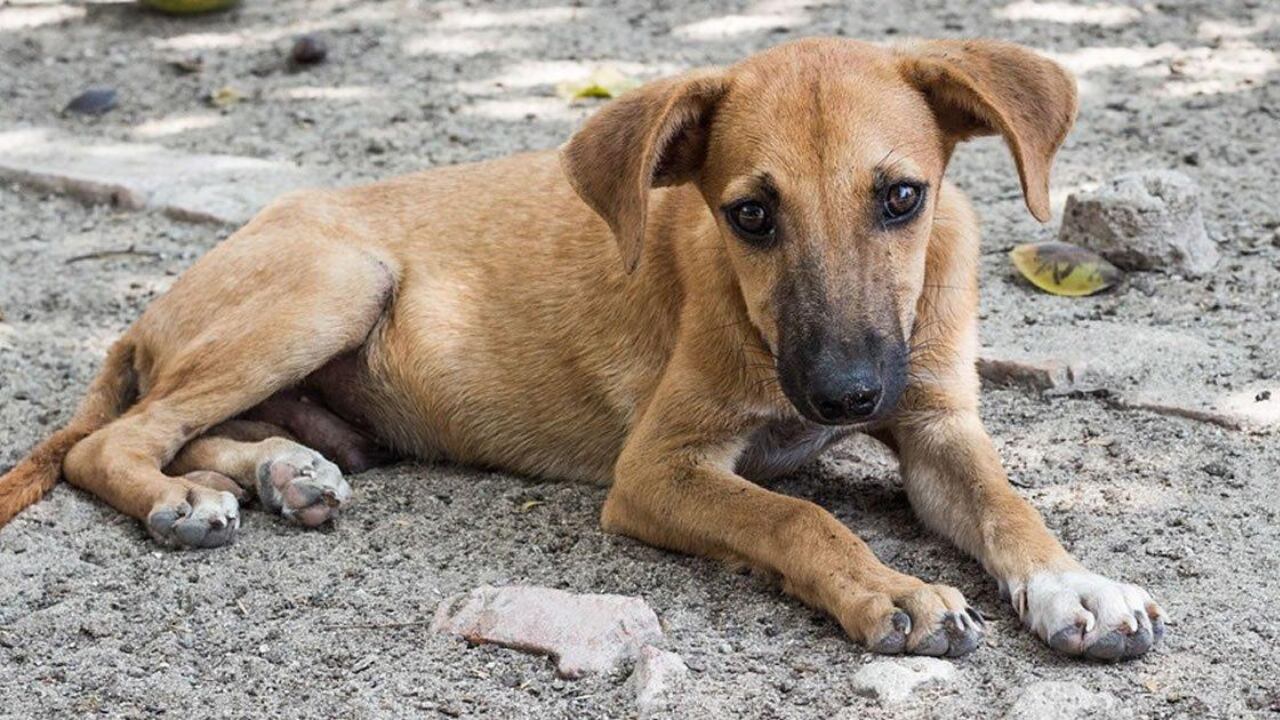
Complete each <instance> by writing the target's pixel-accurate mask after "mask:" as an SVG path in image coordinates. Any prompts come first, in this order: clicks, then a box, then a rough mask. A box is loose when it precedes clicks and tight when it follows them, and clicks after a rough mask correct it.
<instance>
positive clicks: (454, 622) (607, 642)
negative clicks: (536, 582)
mask: <svg viewBox="0 0 1280 720" xmlns="http://www.w3.org/2000/svg"><path fill="white" fill-rule="evenodd" d="M431 629H432V630H434V631H435V632H444V633H450V634H453V635H458V636H460V637H462V638H464V639H466V640H467V641H469V642H472V643H494V644H497V645H502V646H503V647H509V648H514V649H516V650H523V651H526V652H532V653H537V654H540V655H550V656H551V657H552V658H554V659H555V661H556V672H557V673H559V675H560V676H561V677H566V678H576V677H581V676H582V675H585V674H587V673H595V672H607V671H609V670H612V669H614V668H616V667H618V666H619V665H622V664H623V663H625V662H629V661H632V660H635V659H637V658H638V657H639V656H640V649H641V648H643V647H644V646H645V645H649V644H654V643H658V642H659V641H661V640H662V637H663V635H662V628H661V626H659V624H658V616H657V615H655V614H654V612H653V610H652V609H651V608H650V607H649V605H648V604H647V603H645V601H644V600H641V599H640V598H637V597H627V596H624V595H579V594H575V593H570V592H565V591H564V590H556V589H554V588H544V587H530V586H521V585H513V586H506V587H491V586H488V585H484V586H481V587H479V588H476V589H475V590H472V591H471V592H469V593H466V594H463V595H455V596H453V597H451V598H448V599H446V600H445V601H444V602H442V603H440V606H439V607H438V608H436V614H435V619H434V620H433V621H432V623H431Z"/></svg>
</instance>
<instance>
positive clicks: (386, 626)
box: [324, 620, 431, 630]
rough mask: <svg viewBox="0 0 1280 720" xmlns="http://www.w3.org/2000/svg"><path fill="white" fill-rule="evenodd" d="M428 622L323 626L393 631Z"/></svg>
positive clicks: (340, 628)
mask: <svg viewBox="0 0 1280 720" xmlns="http://www.w3.org/2000/svg"><path fill="white" fill-rule="evenodd" d="M430 624H431V621H430V620H412V621H409V622H389V623H351V624H337V625H325V626H324V629H325V630H395V629H399V628H407V627H417V626H419V625H430Z"/></svg>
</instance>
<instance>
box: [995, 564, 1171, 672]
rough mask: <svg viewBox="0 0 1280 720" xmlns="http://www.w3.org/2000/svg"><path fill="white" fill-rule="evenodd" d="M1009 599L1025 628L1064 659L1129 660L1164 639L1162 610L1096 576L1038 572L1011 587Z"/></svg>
mask: <svg viewBox="0 0 1280 720" xmlns="http://www.w3.org/2000/svg"><path fill="white" fill-rule="evenodd" d="M1009 596H1010V600H1011V601H1012V602H1013V608H1014V610H1016V611H1017V613H1018V616H1019V617H1021V618H1022V622H1023V624H1024V625H1026V626H1027V627H1028V628H1030V629H1031V631H1032V632H1034V633H1035V634H1036V635H1038V636H1040V639H1041V640H1044V641H1045V642H1046V643H1048V644H1049V646H1050V647H1052V648H1053V649H1054V650H1057V651H1058V652H1062V653H1066V654H1067V655H1084V656H1085V657H1089V658H1092V659H1094V660H1120V659H1122V658H1133V657H1138V656H1140V655H1144V654H1146V652H1147V651H1148V650H1150V649H1151V648H1152V647H1154V646H1155V645H1156V643H1158V642H1160V639H1161V638H1162V637H1163V636H1164V617H1165V616H1164V611H1163V610H1161V609H1160V606H1159V605H1157V604H1156V602H1155V601H1154V600H1152V599H1151V595H1149V594H1148V593H1147V591H1146V590H1143V589H1142V588H1140V587H1138V586H1137V585H1130V584H1128V583H1120V582H1116V581H1114V580H1110V579H1108V578H1105V577H1103V576H1101V575H1098V574H1096V573H1091V572H1087V571H1084V570H1071V571H1066V572H1040V573H1036V574H1035V575H1032V576H1031V577H1030V578H1028V579H1027V580H1026V581H1025V582H1022V583H1011V584H1010V587H1009Z"/></svg>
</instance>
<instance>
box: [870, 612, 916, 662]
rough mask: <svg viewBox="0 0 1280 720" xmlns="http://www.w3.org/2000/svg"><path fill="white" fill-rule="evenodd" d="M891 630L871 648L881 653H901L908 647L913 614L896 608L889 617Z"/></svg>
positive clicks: (872, 650)
mask: <svg viewBox="0 0 1280 720" xmlns="http://www.w3.org/2000/svg"><path fill="white" fill-rule="evenodd" d="M889 627H890V630H889V632H887V633H885V635H884V637H882V638H880V639H879V640H877V641H876V642H874V643H873V644H872V645H871V647H870V650H871V652H874V653H879V654H880V655H901V654H902V651H903V650H905V649H906V647H907V635H910V634H911V616H910V615H908V614H906V613H905V612H903V611H901V610H895V611H894V613H893V616H892V617H891V618H889Z"/></svg>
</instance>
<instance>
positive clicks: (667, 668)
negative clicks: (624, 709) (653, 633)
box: [628, 645, 689, 718]
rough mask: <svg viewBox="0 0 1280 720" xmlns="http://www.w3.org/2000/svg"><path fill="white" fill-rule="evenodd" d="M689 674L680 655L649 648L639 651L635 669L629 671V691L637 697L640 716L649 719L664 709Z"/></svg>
mask: <svg viewBox="0 0 1280 720" xmlns="http://www.w3.org/2000/svg"><path fill="white" fill-rule="evenodd" d="M688 675H689V668H688V667H687V666H686V665H685V664H684V660H682V659H681V658H680V656H679V655H677V654H675V653H673V652H667V651H666V650H659V649H658V648H656V647H654V646H652V645H645V646H644V647H643V648H641V649H640V657H639V658H637V659H636V667H635V670H633V671H632V672H631V678H630V680H629V681H628V682H630V683H631V689H632V690H633V691H635V694H636V709H637V710H638V711H639V713H640V717H642V718H643V717H648V716H650V715H652V714H654V713H656V712H659V711H661V710H665V709H666V708H667V707H668V706H669V704H670V702H671V700H672V696H673V695H674V694H675V692H676V690H677V689H678V688H679V685H680V683H681V682H682V681H683V680H684V679H685V678H686V677H687V676H688Z"/></svg>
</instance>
